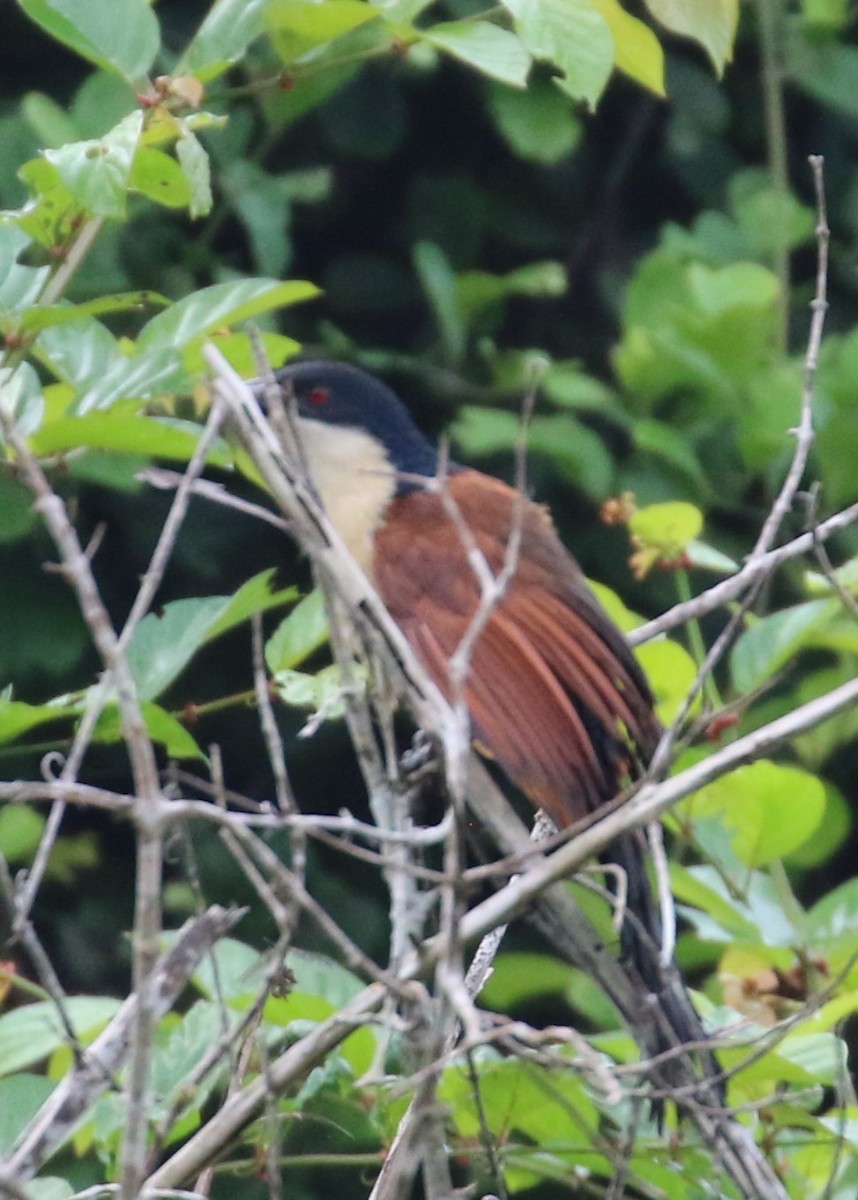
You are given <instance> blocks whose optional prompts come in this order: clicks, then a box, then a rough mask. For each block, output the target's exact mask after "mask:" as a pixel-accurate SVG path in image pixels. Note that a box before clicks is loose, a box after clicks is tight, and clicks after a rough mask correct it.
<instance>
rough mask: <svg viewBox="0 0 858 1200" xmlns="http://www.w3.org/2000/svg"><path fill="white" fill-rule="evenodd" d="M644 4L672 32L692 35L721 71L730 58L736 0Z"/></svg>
mask: <svg viewBox="0 0 858 1200" xmlns="http://www.w3.org/2000/svg"><path fill="white" fill-rule="evenodd" d="M646 3H647V8H648V9H649V11H650V12H651V13H652V15H653V16H654V17H655V18H656V20H657V21H661V23H662V25H664V26H666V28H667V29H669V30H670V31H671V32H672V33H679V34H681V35H682V36H683V37H689V38H693V39H694V41H695V42H699V43H700V45H701V46H702V47H703V48H704V50H705V51H706V53H707V54H708V55H709V57H710V58H711V59H712V63H713V65H714V67H715V70H716V71H717V72H718V74H719V75H721V74H723V71H724V67H725V66H726V65H727V63H728V62H730V61H731V60H732V58H733V42H734V41H735V38H736V25H737V23H738V20H739V0H646Z"/></svg>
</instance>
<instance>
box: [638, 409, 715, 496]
mask: <svg viewBox="0 0 858 1200" xmlns="http://www.w3.org/2000/svg"><path fill="white" fill-rule="evenodd" d="M632 434H633V436H634V440H635V445H636V446H637V447H638V449H640V450H642V451H643V452H644V453H645V454H652V455H654V456H656V457H658V458H660V459H662V460H663V461H664V462H666V463H669V464H670V465H671V466H672V467H676V469H677V470H679V471H682V473H683V474H684V475H685V476H687V477H688V478H689V479H692V480H694V481H695V482H696V483H701V482H702V481H703V479H704V478H705V476H704V472H703V467H702V466H701V464H700V460H699V459H698V457H697V454H696V453H695V451H694V449H693V447H692V446H691V445H690V443H689V440H688V436H687V434H686V433H685V432H684V431H680V430H679V429H677V428H676V426H674V425H670V424H668V422H667V421H656V420H648V419H644V420H642V421H636V422H635V424H634V426H633V427H632Z"/></svg>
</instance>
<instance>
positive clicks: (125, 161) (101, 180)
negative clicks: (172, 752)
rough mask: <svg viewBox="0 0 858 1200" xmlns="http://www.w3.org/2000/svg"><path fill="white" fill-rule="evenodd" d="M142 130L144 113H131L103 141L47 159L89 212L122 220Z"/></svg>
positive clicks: (66, 149) (71, 144) (74, 147)
mask: <svg viewBox="0 0 858 1200" xmlns="http://www.w3.org/2000/svg"><path fill="white" fill-rule="evenodd" d="M142 129H143V113H142V112H139V111H138V112H133V113H129V114H128V116H127V117H123V119H122V120H121V121H120V122H119V124H118V125H117V126H116V127H115V128H114V129H112V130H111V131H110V133H108V134H105V136H104V137H103V138H97V139H92V140H90V141H86V142H69V143H68V144H67V145H65V146H61V147H60V148H59V149H58V150H46V151H45V158H46V159H47V161H48V162H49V163H50V164H51V165H52V166H53V167H55V168H56V170H57V173H58V175H59V177H60V179H61V180H62V182H63V183H64V184H65V186H66V187H67V188H68V190H69V192H70V193H71V194H72V196H73V197H74V198H75V200H76V201H77V203H78V204H80V206H81V207H82V208H83V209H84V210H85V211H86V212H88V213H91V214H92V215H93V216H95V217H113V218H117V219H121V218H123V217H124V216H125V206H126V196H127V191H128V185H129V180H130V178H131V168H132V164H133V162H134V155H135V152H136V150H137V144H138V142H139V140H140V133H141V131H142Z"/></svg>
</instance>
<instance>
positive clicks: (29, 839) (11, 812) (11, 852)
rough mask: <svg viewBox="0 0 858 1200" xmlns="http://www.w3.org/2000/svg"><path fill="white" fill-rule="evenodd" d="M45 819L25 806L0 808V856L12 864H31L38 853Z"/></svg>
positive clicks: (12, 805) (15, 805) (16, 805)
mask: <svg viewBox="0 0 858 1200" xmlns="http://www.w3.org/2000/svg"><path fill="white" fill-rule="evenodd" d="M44 828H45V818H44V817H43V816H42V814H41V813H37V812H34V811H33V809H32V808H27V807H26V806H25V805H23V804H9V805H7V806H6V807H5V808H0V854H2V855H3V857H4V858H5V859H7V860H8V861H9V862H12V863H19V862H29V861H30V859H31V858H32V856H33V855H34V854H35V852H36V848H37V847H38V845H39V841H40V839H41V836H42V831H43V830H44Z"/></svg>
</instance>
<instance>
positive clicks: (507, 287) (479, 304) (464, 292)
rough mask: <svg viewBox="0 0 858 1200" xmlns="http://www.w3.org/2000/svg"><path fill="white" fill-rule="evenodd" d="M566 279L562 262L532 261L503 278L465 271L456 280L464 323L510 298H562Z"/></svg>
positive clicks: (486, 273) (488, 273) (565, 287)
mask: <svg viewBox="0 0 858 1200" xmlns="http://www.w3.org/2000/svg"><path fill="white" fill-rule="evenodd" d="M568 285H569V279H568V276H567V274H566V270H565V268H564V267H563V265H562V263H558V262H532V263H528V264H527V265H526V266H524V267H517V268H516V269H515V270H514V271H508V272H507V273H506V274H505V275H493V274H491V273H490V272H488V271H464V272H463V273H462V274H461V275H459V276H458V279H457V291H458V299H459V306H460V308H461V310H462V312H463V314H464V317H465V320H466V322H468V323H470V322H471V321H473V319H474V317H475V316H476V314H477V313H479V312H481V311H482V310H483V309H485V308H489V307H491V306H492V305H497V304H498V303H500V302H501V301H503V300H505V299H507V297H509V296H562V295H564V294H565V292H566V289H567V287H568Z"/></svg>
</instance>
